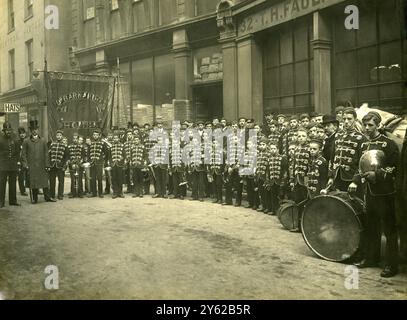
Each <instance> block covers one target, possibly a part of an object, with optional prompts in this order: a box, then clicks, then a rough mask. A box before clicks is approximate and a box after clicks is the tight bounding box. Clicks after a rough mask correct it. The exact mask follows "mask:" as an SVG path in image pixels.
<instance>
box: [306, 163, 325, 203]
mask: <svg viewBox="0 0 407 320" xmlns="http://www.w3.org/2000/svg"><path fill="white" fill-rule="evenodd" d="M327 181H328V162H327V160H326V159H325V158H324V157H323V156H322V155H319V156H318V157H311V159H310V163H309V167H308V173H307V178H306V185H307V188H308V191H309V194H310V196H311V198H313V197H315V196H317V195H319V194H320V192H321V190H322V189H324V188H325V186H326V183H327Z"/></svg>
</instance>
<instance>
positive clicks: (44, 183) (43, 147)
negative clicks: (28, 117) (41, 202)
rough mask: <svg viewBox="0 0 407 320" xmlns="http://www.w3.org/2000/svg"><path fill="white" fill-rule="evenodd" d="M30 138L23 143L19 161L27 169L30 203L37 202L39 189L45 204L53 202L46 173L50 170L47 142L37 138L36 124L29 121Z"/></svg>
mask: <svg viewBox="0 0 407 320" xmlns="http://www.w3.org/2000/svg"><path fill="white" fill-rule="evenodd" d="M30 130H31V136H30V138H29V139H26V140H25V141H24V142H23V148H22V152H21V160H22V163H23V167H24V168H28V172H29V175H30V186H29V187H30V190H31V191H30V192H32V199H31V200H32V203H33V204H36V203H37V202H38V193H39V189H43V191H44V199H45V201H46V202H55V200H53V199H51V197H50V191H49V185H48V172H49V168H50V163H49V156H48V146H47V142H46V141H45V140H44V139H42V138H41V137H40V136H39V133H38V122H37V121H30Z"/></svg>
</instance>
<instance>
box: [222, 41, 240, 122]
mask: <svg viewBox="0 0 407 320" xmlns="http://www.w3.org/2000/svg"><path fill="white" fill-rule="evenodd" d="M222 54H223V116H224V117H225V118H226V119H228V120H236V119H237V117H238V113H239V112H238V91H237V87H238V74H237V46H236V41H235V40H234V39H232V40H227V41H224V42H223V43H222Z"/></svg>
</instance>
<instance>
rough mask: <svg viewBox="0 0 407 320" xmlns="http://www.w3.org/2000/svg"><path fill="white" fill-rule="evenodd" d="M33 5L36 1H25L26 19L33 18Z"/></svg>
mask: <svg viewBox="0 0 407 320" xmlns="http://www.w3.org/2000/svg"><path fill="white" fill-rule="evenodd" d="M33 5H34V0H25V18H26V19H27V18H30V17H32V16H33Z"/></svg>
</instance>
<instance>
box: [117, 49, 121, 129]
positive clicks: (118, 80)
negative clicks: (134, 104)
mask: <svg viewBox="0 0 407 320" xmlns="http://www.w3.org/2000/svg"><path fill="white" fill-rule="evenodd" d="M120 89H121V88H120V58H119V57H117V107H116V109H117V110H116V126H118V127H120V117H119V115H120V93H121V92H120V91H121V90H120Z"/></svg>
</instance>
